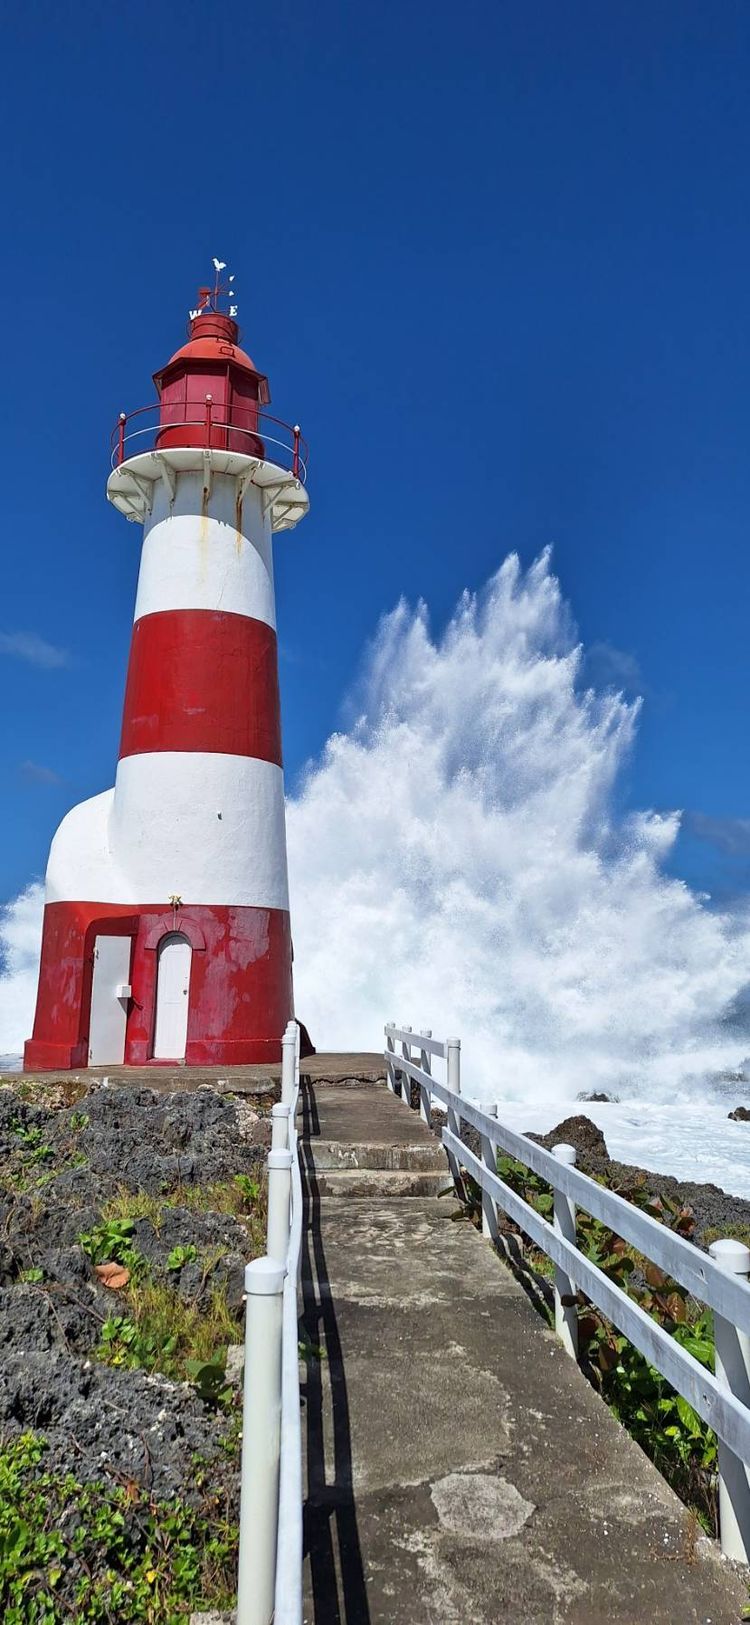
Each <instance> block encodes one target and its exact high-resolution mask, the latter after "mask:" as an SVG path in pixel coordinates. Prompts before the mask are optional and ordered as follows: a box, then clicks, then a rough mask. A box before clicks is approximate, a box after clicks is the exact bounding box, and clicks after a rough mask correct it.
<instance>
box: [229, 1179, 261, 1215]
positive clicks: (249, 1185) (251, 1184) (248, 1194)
mask: <svg viewBox="0 0 750 1625" xmlns="http://www.w3.org/2000/svg"><path fill="white" fill-rule="evenodd" d="M234 1183H235V1185H236V1187H237V1189H238V1191H239V1193H240V1195H241V1196H242V1198H243V1200H244V1201H245V1202H246V1203H247V1205H248V1206H249V1207H252V1206H254V1205H255V1203H256V1202H259V1201H260V1181H259V1180H257V1179H253V1178H252V1177H251V1175H250V1174H235V1176H234Z"/></svg>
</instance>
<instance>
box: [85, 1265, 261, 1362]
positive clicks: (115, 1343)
mask: <svg viewBox="0 0 750 1625" xmlns="http://www.w3.org/2000/svg"><path fill="white" fill-rule="evenodd" d="M122 1297H123V1299H124V1301H125V1308H124V1311H123V1312H122V1313H120V1314H115V1315H110V1316H109V1318H108V1319H107V1320H105V1322H104V1325H103V1326H102V1330H101V1338H100V1342H99V1347H98V1348H97V1351H96V1353H97V1358H98V1359H100V1360H103V1361H104V1363H105V1364H106V1365H116V1366H131V1367H132V1366H140V1367H141V1368H142V1369H143V1370H144V1371H160V1372H162V1374H163V1375H164V1376H165V1377H172V1378H173V1379H174V1380H175V1381H179V1382H185V1381H189V1382H194V1381H195V1371H194V1369H193V1368H194V1367H195V1366H199V1367H202V1366H204V1365H207V1364H208V1365H216V1366H220V1367H221V1371H222V1375H223V1371H224V1364H225V1361H226V1350H227V1345H228V1344H229V1343H234V1342H236V1341H237V1337H238V1328H239V1321H238V1319H237V1317H236V1316H235V1315H234V1314H233V1313H232V1310H231V1309H230V1308H229V1305H228V1303H227V1296H226V1289H225V1288H224V1287H223V1286H217V1287H214V1288H213V1289H212V1291H211V1293H210V1296H209V1299H208V1302H207V1303H204V1302H202V1303H201V1306H200V1308H199V1307H198V1306H197V1304H195V1303H185V1302H184V1300H183V1299H182V1298H181V1297H180V1295H179V1292H177V1291H176V1289H175V1288H174V1287H173V1286H172V1285H171V1284H170V1285H167V1284H166V1283H163V1282H161V1281H155V1280H153V1279H152V1278H151V1276H150V1275H149V1274H145V1275H144V1276H143V1277H142V1278H141V1279H135V1280H134V1279H132V1278H131V1281H130V1282H129V1284H128V1286H127V1288H126V1289H125V1291H124V1292H123V1294H122Z"/></svg>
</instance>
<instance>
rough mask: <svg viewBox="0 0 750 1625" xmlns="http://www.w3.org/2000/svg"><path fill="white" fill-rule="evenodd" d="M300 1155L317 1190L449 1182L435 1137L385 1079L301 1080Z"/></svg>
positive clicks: (375, 1191)
mask: <svg viewBox="0 0 750 1625" xmlns="http://www.w3.org/2000/svg"><path fill="white" fill-rule="evenodd" d="M302 1114H303V1115H302V1133H301V1137H300V1143H301V1149H302V1161H303V1167H304V1169H305V1172H306V1175H307V1179H308V1181H309V1182H310V1183H313V1182H314V1186H315V1190H316V1194H317V1195H318V1196H342V1197H349V1198H351V1197H354V1196H356V1197H383V1198H392V1197H394V1196H419V1197H429V1196H439V1195H440V1192H441V1191H443V1190H445V1189H447V1188H449V1187H450V1183H451V1181H450V1175H449V1172H448V1162H447V1159H446V1156H445V1152H444V1151H443V1149H442V1146H441V1144H440V1141H439V1140H437V1139H436V1138H435V1136H434V1135H433V1134H432V1133H431V1132H430V1130H429V1129H428V1128H427V1125H426V1124H425V1123H423V1122H422V1120H421V1118H420V1116H419V1114H418V1112H413V1111H409V1109H408V1108H407V1107H406V1106H405V1105H404V1104H403V1103H402V1102H401V1101H400V1100H398V1099H397V1098H396V1096H395V1095H392V1094H391V1092H390V1090H388V1089H387V1088H386V1087H385V1084H382V1083H381V1084H378V1083H365V1084H362V1085H360V1086H359V1087H355V1088H343V1089H342V1088H336V1087H335V1086H333V1087H326V1086H325V1085H323V1086H322V1087H321V1086H320V1085H316V1086H308V1087H304V1086H303V1092H302Z"/></svg>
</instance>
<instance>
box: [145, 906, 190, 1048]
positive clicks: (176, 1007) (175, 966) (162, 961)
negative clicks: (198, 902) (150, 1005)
mask: <svg viewBox="0 0 750 1625" xmlns="http://www.w3.org/2000/svg"><path fill="white" fill-rule="evenodd" d="M192 957H193V950H192V948H191V946H190V943H189V942H188V940H187V937H182V936H180V933H179V931H170V933H169V936H166V937H162V940H161V943H160V944H159V963H158V966H157V971H156V1020H155V1022H154V1059H155V1060H157V1061H184V1059H185V1044H186V1041H187V1023H188V1004H189V994H190V964H191V961H192Z"/></svg>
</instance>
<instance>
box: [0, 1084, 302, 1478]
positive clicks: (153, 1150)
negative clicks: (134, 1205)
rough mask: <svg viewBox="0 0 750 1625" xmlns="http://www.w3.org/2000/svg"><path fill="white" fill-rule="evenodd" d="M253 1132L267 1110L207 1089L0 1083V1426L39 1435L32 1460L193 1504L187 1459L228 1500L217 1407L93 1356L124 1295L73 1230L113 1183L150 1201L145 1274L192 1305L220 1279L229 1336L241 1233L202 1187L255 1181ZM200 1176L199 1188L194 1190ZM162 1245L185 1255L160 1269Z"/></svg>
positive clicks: (224, 1425)
mask: <svg viewBox="0 0 750 1625" xmlns="http://www.w3.org/2000/svg"><path fill="white" fill-rule="evenodd" d="M270 1103H271V1102H270V1100H269V1102H268V1104H269V1105H270ZM267 1140H268V1121H267V1118H265V1117H263V1116H262V1115H259V1114H258V1113H257V1112H255V1111H250V1110H248V1108H247V1105H246V1103H244V1102H242V1101H235V1100H234V1099H233V1098H232V1097H231V1096H227V1095H222V1094H218V1093H217V1092H216V1091H214V1090H212V1089H210V1088H205V1089H199V1090H197V1091H195V1092H190V1091H188V1090H184V1091H180V1092H176V1093H174V1094H168V1095H165V1094H157V1093H156V1092H155V1091H153V1090H151V1089H148V1088H122V1089H120V1088H109V1087H103V1086H99V1087H96V1088H94V1089H92V1090H91V1091H90V1092H89V1093H88V1094H86V1095H85V1096H84V1097H83V1098H82V1099H80V1100H78V1102H77V1103H76V1105H75V1107H67V1106H66V1107H52V1106H48V1105H44V1106H41V1105H40V1106H36V1105H35V1104H34V1103H33V1102H30V1101H28V1100H25V1099H22V1098H20V1096H18V1095H15V1094H14V1092H13V1091H12V1090H10V1089H0V1238H1V1239H0V1436H1V1435H2V1434H3V1433H5V1434H7V1433H9V1432H13V1431H14V1430H19V1431H22V1430H25V1429H34V1430H35V1431H38V1432H41V1433H42V1434H44V1436H45V1438H46V1439H47V1440H48V1446H49V1448H48V1452H47V1454H46V1456H45V1469H50V1470H52V1471H53V1472H54V1471H56V1470H58V1469H62V1470H64V1471H66V1472H68V1471H69V1472H72V1473H74V1474H75V1475H76V1476H77V1477H78V1478H79V1479H82V1480H85V1481H94V1480H99V1479H102V1478H103V1479H105V1480H111V1481H112V1482H113V1483H123V1484H124V1483H127V1482H128V1480H129V1479H132V1480H134V1481H135V1482H136V1483H138V1484H140V1485H143V1486H144V1487H145V1488H146V1489H147V1490H149V1491H151V1490H153V1493H154V1494H155V1495H156V1496H157V1497H168V1496H171V1495H179V1496H180V1497H182V1498H183V1499H187V1500H189V1501H190V1500H194V1501H195V1504H196V1505H197V1504H199V1502H200V1500H201V1494H202V1493H205V1491H203V1492H200V1491H198V1490H195V1492H194V1490H193V1487H192V1486H193V1481H194V1477H195V1469H194V1459H195V1458H196V1457H197V1456H200V1457H202V1458H203V1460H204V1461H206V1462H208V1463H210V1464H211V1465H210V1476H211V1482H212V1485H213V1484H215V1485H216V1487H217V1489H221V1488H222V1487H223V1488H225V1489H227V1490H228V1492H229V1494H230V1500H233V1498H234V1497H235V1487H236V1472H237V1465H236V1461H235V1462H233V1461H232V1460H231V1458H230V1457H229V1456H227V1453H226V1452H225V1451H223V1450H222V1449H221V1446H220V1439H221V1436H222V1434H223V1433H225V1432H226V1431H227V1429H228V1428H229V1427H230V1426H231V1418H230V1417H228V1416H226V1415H223V1414H222V1413H221V1412H217V1411H216V1410H215V1409H213V1408H211V1407H210V1406H208V1405H207V1404H206V1403H205V1402H204V1401H203V1400H202V1399H201V1398H200V1397H199V1395H198V1393H197V1391H196V1390H195V1388H193V1387H192V1386H191V1385H190V1384H188V1383H178V1382H171V1381H168V1380H167V1379H166V1378H164V1377H161V1376H148V1375H147V1374H146V1373H145V1372H144V1371H142V1370H139V1369H134V1370H128V1369H125V1368H118V1367H113V1366H109V1365H106V1364H103V1363H99V1362H98V1361H97V1360H96V1358H94V1354H95V1351H96V1349H97V1348H98V1347H99V1345H100V1341H101V1332H102V1326H103V1324H104V1322H105V1321H106V1320H108V1319H110V1318H111V1317H116V1316H124V1317H127V1315H128V1312H129V1308H128V1295H127V1292H122V1293H118V1292H113V1291H108V1290H107V1289H106V1288H105V1287H104V1286H103V1285H102V1284H101V1282H100V1281H99V1279H98V1278H97V1276H96V1274H95V1271H94V1268H93V1265H92V1264H91V1262H90V1259H89V1257H88V1256H87V1254H86V1252H85V1251H84V1249H83V1247H82V1245H81V1241H80V1237H81V1236H82V1235H85V1234H88V1233H90V1232H92V1231H96V1229H97V1227H99V1226H101V1225H102V1223H103V1218H104V1211H103V1210H104V1209H105V1208H106V1204H107V1202H108V1201H110V1200H111V1199H112V1197H113V1196H115V1195H118V1194H119V1193H121V1192H122V1191H124V1190H130V1191H134V1192H139V1193H141V1192H142V1193H146V1194H147V1195H148V1196H149V1197H151V1198H154V1199H155V1201H154V1202H152V1203H150V1204H149V1203H147V1204H146V1206H147V1207H149V1208H150V1209H151V1210H152V1216H151V1217H144V1218H142V1219H137V1220H135V1222H134V1225H133V1232H132V1235H131V1236H130V1237H128V1238H127V1244H128V1245H130V1246H132V1247H133V1249H134V1250H135V1251H136V1252H137V1253H139V1254H141V1255H142V1256H143V1258H144V1259H146V1261H147V1265H148V1275H149V1277H150V1279H151V1281H152V1282H153V1283H154V1284H156V1283H158V1282H162V1283H165V1282H166V1283H168V1284H169V1285H170V1286H171V1287H173V1288H174V1290H175V1291H176V1292H177V1293H179V1296H180V1297H181V1298H182V1299H183V1301H185V1302H187V1303H190V1304H197V1305H198V1306H201V1305H202V1304H203V1303H204V1302H206V1301H207V1299H208V1298H209V1296H210V1294H211V1293H212V1292H213V1291H214V1290H215V1289H216V1288H217V1287H220V1288H223V1289H224V1290H225V1291H226V1294H227V1300H228V1303H229V1306H230V1309H231V1310H232V1311H233V1312H234V1314H235V1315H236V1317H237V1337H238V1338H239V1336H240V1335H241V1318H240V1317H241V1309H242V1294H243V1286H244V1266H245V1261H246V1258H247V1257H248V1255H249V1250H250V1244H249V1240H248V1232H247V1230H246V1228H245V1226H244V1225H243V1223H242V1221H241V1219H239V1218H235V1217H234V1216H233V1215H232V1214H231V1213H224V1212H222V1211H220V1209H221V1207H222V1206H224V1205H226V1203H225V1199H224V1197H223V1194H222V1197H221V1199H220V1200H219V1201H218V1202H217V1207H216V1208H213V1207H212V1200H213V1198H212V1197H211V1193H210V1187H211V1186H213V1185H218V1186H224V1185H226V1184H228V1183H231V1181H232V1180H233V1179H234V1178H235V1177H236V1176H237V1175H238V1174H245V1175H248V1176H250V1177H253V1178H257V1177H258V1176H259V1175H260V1173H261V1166H262V1162H263V1159H264V1149H263V1148H264V1144H265V1143H267ZM199 1185H200V1186H201V1187H202V1188H204V1190H205V1191H206V1196H205V1199H204V1197H203V1196H201V1198H200V1200H199V1201H198V1202H196V1201H195V1195H194V1193H195V1187H196V1186H199ZM183 1192H184V1193H185V1200H183V1199H182V1193H183ZM188 1192H190V1193H191V1201H190V1202H188V1201H187V1194H188ZM167 1198H169V1200H167ZM115 1211H117V1209H115ZM176 1248H186V1249H188V1259H187V1261H186V1262H185V1263H184V1264H183V1265H182V1267H181V1268H180V1267H177V1268H171V1269H170V1267H169V1259H170V1254H172V1255H174V1249H176ZM193 1249H194V1250H195V1254H196V1257H195V1258H194V1259H191V1258H190V1256H189V1254H190V1251H192V1250H193ZM100 1256H101V1254H100ZM173 1262H176V1258H175V1257H174V1256H173Z"/></svg>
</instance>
